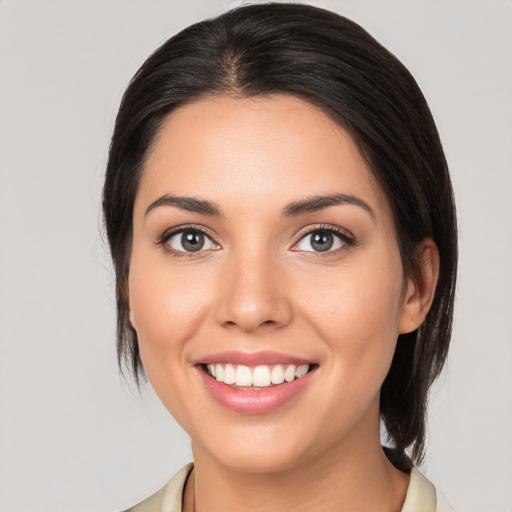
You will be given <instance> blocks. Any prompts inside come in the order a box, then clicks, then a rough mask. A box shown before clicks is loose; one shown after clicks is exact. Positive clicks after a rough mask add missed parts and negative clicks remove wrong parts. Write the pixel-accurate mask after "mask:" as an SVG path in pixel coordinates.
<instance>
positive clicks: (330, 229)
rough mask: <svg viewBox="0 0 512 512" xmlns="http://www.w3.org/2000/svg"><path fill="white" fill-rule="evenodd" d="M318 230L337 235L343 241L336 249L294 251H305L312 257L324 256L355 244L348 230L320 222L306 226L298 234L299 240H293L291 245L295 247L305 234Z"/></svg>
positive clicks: (355, 241)
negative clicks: (316, 224)
mask: <svg viewBox="0 0 512 512" xmlns="http://www.w3.org/2000/svg"><path fill="white" fill-rule="evenodd" d="M318 232H321V233H330V234H332V235H334V236H336V237H338V238H339V239H341V242H342V243H343V245H342V247H339V248H338V249H334V250H328V251H325V252H320V251H300V250H297V249H296V250H295V251H296V252H307V253H308V254H311V255H314V256H313V257H315V258H326V257H329V256H333V255H335V254H338V253H339V252H341V251H344V250H346V249H347V247H354V246H355V245H357V240H356V237H355V236H354V235H353V234H352V233H351V232H350V231H348V230H346V229H343V228H340V227H338V226H333V225H325V224H320V225H318V226H314V227H313V228H311V227H308V228H307V230H306V231H305V232H304V233H302V234H301V235H300V237H299V240H298V241H297V242H295V243H294V244H293V246H294V247H295V246H296V245H297V244H299V243H300V242H301V241H302V240H304V238H306V237H307V236H310V235H312V234H313V233H318ZM292 250H293V249H292Z"/></svg>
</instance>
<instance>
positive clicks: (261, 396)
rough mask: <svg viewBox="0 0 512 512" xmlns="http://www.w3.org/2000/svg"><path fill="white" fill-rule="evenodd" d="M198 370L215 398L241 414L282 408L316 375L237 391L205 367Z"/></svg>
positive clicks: (310, 373) (262, 412) (309, 374)
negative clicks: (213, 375)
mask: <svg viewBox="0 0 512 512" xmlns="http://www.w3.org/2000/svg"><path fill="white" fill-rule="evenodd" d="M198 370H199V374H200V375H201V378H202V379H203V383H204V385H205V386H206V389H207V390H208V391H209V392H210V394H211V395H212V396H213V398H215V400H217V402H219V403H220V404H221V405H223V406H224V407H226V408H228V409H230V410H231V411H234V412H237V413H240V414H264V413H266V412H270V411H273V410H275V409H278V408H279V407H282V406H283V405H284V404H286V403H287V402H289V401H290V400H291V399H292V398H294V397H295V396H296V395H298V394H299V393H300V392H301V391H302V390H303V389H304V388H305V387H306V386H307V385H308V384H309V383H310V381H311V377H312V374H313V373H314V370H313V371H310V372H309V373H307V374H306V375H304V377H300V378H299V379H295V380H292V382H283V383H282V384H278V385H276V386H272V387H268V388H261V389H260V390H247V389H235V388H232V387H231V386H228V385H227V384H224V383H223V382H218V381H216V380H215V379H214V378H213V377H211V376H210V375H209V374H208V373H207V372H206V371H205V370H204V368H203V367H199V368H198Z"/></svg>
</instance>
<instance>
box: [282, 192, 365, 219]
mask: <svg viewBox="0 0 512 512" xmlns="http://www.w3.org/2000/svg"><path fill="white" fill-rule="evenodd" d="M343 204H351V205H354V206H358V207H360V208H362V209H363V210H365V211H366V212H367V213H368V214H369V215H370V217H371V218H372V219H373V221H375V212H374V211H373V210H372V208H371V206H370V205H369V204H368V203H366V202H365V201H363V200H362V199H361V198H359V197H357V196H352V195H350V194H329V195H326V196H312V197H306V198H305V199H301V200H300V201H293V202H292V203H290V204H288V205H287V206H285V207H284V208H283V210H282V212H281V217H295V216H297V215H302V214H304V213H311V212H317V211H319V210H323V209H324V208H327V207H329V206H336V205H343Z"/></svg>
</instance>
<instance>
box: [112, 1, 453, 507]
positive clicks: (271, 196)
mask: <svg viewBox="0 0 512 512" xmlns="http://www.w3.org/2000/svg"><path fill="white" fill-rule="evenodd" d="M103 208H104V214H105V221H106V227H107V233H108V237H109V243H110V248H111V252H112V257H113V260H114V264H115V268H116V276H117V279H116V283H117V307H118V353H119V357H120V362H123V361H127V362H129V364H130V366H131V369H132V371H133V374H134V376H135V378H136V379H137V380H138V378H139V376H140V375H143V374H144V372H145V374H147V376H148V378H149V380H150V382H151V384H152V385H153V387H154V389H155V390H156V392H157V394H158V395H159V397H160V399H161V400H162V402H163V403H164V405H165V406H166V407H167V409H168V410H169V411H170V412H171V413H172V414H173V415H174V416H175V418H176V419H177V420H178V421H179V422H180V423H181V425H182V426H183V427H184V429H185V430H186V431H187V432H188V433H189V435H190V437H191V441H192V451H193V455H194V465H189V466H187V467H186V468H184V469H183V470H182V471H181V472H180V473H178V475H176V477H175V478H174V479H173V480H172V481H171V482H170V483H169V484H168V485H167V486H166V487H164V488H163V489H162V490H161V491H159V492H158V493H156V494H155V495H154V496H152V497H150V498H148V500H146V501H145V502H143V503H141V504H140V505H138V506H136V507H134V508H133V510H135V511H137V510H148V511H149V510H161V511H173V512H174V511H180V510H183V511H193V510H195V511H199V512H201V511H209V512H213V511H216V510H229V509H234V510H266V511H271V510H319V511H320V510H321V511H329V510H336V511H343V510H347V511H348V510H386V511H398V510H402V512H412V511H433V510H436V493H435V490H434V488H433V486H432V485H431V484H430V483H429V482H428V481H427V480H426V479H425V477H423V476H422V475H421V474H420V473H419V472H418V470H417V469H415V468H414V467H413V466H412V464H411V461H410V459H409V458H408V457H407V456H406V455H405V450H406V449H408V450H409V453H410V454H411V457H412V460H413V461H419V460H421V456H422V453H423V450H424V437H425V413H426V400H427V395H428V390H429V387H430V385H431V384H432V382H433V381H434V379H435V378H436V376H437V375H438V374H439V372H440V371H441V369H442V367H443V364H444V361H445V358H446V353H447V350H448V344H449V339H450V334H451V322H452V311H453V294H454V286H455V274H456V253H457V247H456V240H457V237H456V223H455V210H454V204H453V194H452V189H451V184H450V179H449V176H448V170H447V166H446V162H445V158H444V155H443V151H442V148H441V144H440V141H439V137H438V134H437V131H436V128H435V125H434V122H433V120H432V117H431V115H430V112H429V109H428V107H427V105H426V102H425V100H424V98H423V96H422V94H421V92H420V90H419V88H418V86H417V85H416V83H415V81H414V79H413V78H412V76H411V75H410V74H409V72H408V71H407V70H406V69H405V68H404V67H403V65H401V64H400V63H399V62H398V61H397V59H396V58H395V57H394V56H392V55H391V54H390V53H389V52H388V51H387V50H385V49H384V48H383V47H382V46H380V45H379V43H377V42H376V41H375V40H374V39H373V38H372V37H371V36H369V35H368V34H367V33H366V32H365V31H364V30H363V29H361V28H360V27H359V26H358V25H356V24H355V23H353V22H351V21H349V20H347V19H345V18H342V17H340V16H338V15H335V14H333V13H330V12H328V11H325V10H321V9H317V8H313V7H310V6H306V5H288V4H264V5H253V6H246V7H242V8H239V9H235V10H233V11H230V12H228V13H226V14H224V15H222V16H220V17H219V18H216V19H214V20H209V21H206V22H202V23H198V24H195V25H193V26H191V27H189V28H188V29H185V30H184V31H182V32H181V33H180V34H178V35H177V36H175V37H173V38H171V39H170V40H169V41H167V42H166V43H165V44H164V45H163V46H162V47H161V48H159V49H158V50H157V51H156V52H155V53H154V54H153V55H152V56H151V57H150V58H149V59H148V60H147V61H146V62H145V63H144V64H143V66H142V67H141V69H140V70H139V71H138V72H137V74H136V75H135V77H134V79H133V81H132V83H131V84H130V86H129V88H128V90H127V91H126V93H125V96H124V98H123V101H122V104H121V108H120V111H119V114H118V117H117V121H116V127H115V131H114V135H113V138H112V144H111V149H110V157H109V162H108V167H107V175H106V181H105V187H104V202H103ZM381 419H382V421H383V423H384V425H385V427H386V431H387V435H388V437H389V440H390V443H391V445H392V446H393V449H386V450H385V451H384V450H383V449H382V448H381V445H380V432H379V424H380V420H381Z"/></svg>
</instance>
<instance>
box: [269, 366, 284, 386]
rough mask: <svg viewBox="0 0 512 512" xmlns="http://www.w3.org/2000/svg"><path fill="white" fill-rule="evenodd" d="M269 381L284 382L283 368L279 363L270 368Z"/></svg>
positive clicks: (273, 382)
mask: <svg viewBox="0 0 512 512" xmlns="http://www.w3.org/2000/svg"><path fill="white" fill-rule="evenodd" d="M270 381H271V382H272V384H282V383H283V382H284V369H283V367H282V366H281V365H280V364H276V366H274V368H272V373H271V374H270Z"/></svg>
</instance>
